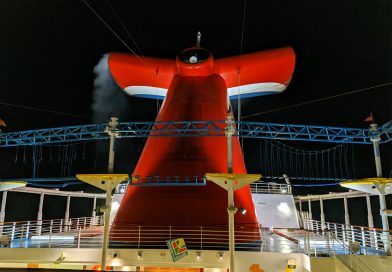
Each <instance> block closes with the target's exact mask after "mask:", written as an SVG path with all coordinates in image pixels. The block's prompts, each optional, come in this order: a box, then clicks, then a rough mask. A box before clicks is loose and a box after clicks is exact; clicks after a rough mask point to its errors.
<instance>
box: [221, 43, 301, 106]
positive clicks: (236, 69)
mask: <svg viewBox="0 0 392 272" xmlns="http://www.w3.org/2000/svg"><path fill="white" fill-rule="evenodd" d="M294 66H295V53H294V50H293V49H292V48H291V47H284V48H279V49H274V50H267V51H261V52H256V53H250V54H244V55H242V56H234V57H227V58H222V59H217V60H215V72H216V73H217V74H220V75H221V76H222V77H223V78H224V79H225V81H226V85H227V90H228V95H229V97H230V99H236V98H238V96H240V97H241V98H247V97H255V96H263V95H270V94H277V93H280V92H282V91H284V90H285V89H286V87H287V85H288V84H289V83H290V80H291V77H292V75H293V72H294Z"/></svg>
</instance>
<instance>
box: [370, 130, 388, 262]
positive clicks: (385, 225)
mask: <svg viewBox="0 0 392 272" xmlns="http://www.w3.org/2000/svg"><path fill="white" fill-rule="evenodd" d="M369 130H370V131H371V132H377V131H378V125H377V124H370V129H369ZM370 140H371V141H372V142H373V151H374V161H375V163H376V173H377V177H378V178H381V177H382V176H383V175H382V166H381V155H380V141H381V138H380V135H377V136H376V137H372V138H371V139H370ZM376 186H377V189H378V191H379V193H380V194H379V201H380V214H381V220H382V228H383V233H384V235H383V236H384V237H383V238H384V247H385V252H386V253H387V254H388V255H391V239H390V235H389V223H388V215H387V213H386V209H387V206H386V201H385V184H381V183H380V184H378V185H376Z"/></svg>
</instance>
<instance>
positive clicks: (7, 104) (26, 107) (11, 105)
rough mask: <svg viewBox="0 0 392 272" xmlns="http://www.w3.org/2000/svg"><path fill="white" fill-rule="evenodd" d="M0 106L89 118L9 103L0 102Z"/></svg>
mask: <svg viewBox="0 0 392 272" xmlns="http://www.w3.org/2000/svg"><path fill="white" fill-rule="evenodd" d="M0 105H3V106H9V107H15V108H22V109H28V110H35V111H42V112H49V113H54V114H59V115H67V116H72V117H80V118H90V117H88V116H85V115H79V114H73V113H68V112H61V111H54V110H48V109H44V108H35V107H30V106H25V105H20V104H11V103H5V102H0Z"/></svg>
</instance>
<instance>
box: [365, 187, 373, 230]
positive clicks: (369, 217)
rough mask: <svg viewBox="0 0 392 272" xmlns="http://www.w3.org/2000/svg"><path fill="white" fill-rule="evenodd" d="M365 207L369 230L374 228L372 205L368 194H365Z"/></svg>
mask: <svg viewBox="0 0 392 272" xmlns="http://www.w3.org/2000/svg"><path fill="white" fill-rule="evenodd" d="M366 206H367V212H368V225H369V228H374V223H373V214H372V205H371V203H370V195H369V194H366Z"/></svg>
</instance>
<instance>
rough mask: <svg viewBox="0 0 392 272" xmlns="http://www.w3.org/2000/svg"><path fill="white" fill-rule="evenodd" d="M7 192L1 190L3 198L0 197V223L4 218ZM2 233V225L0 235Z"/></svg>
mask: <svg viewBox="0 0 392 272" xmlns="http://www.w3.org/2000/svg"><path fill="white" fill-rule="evenodd" d="M7 192H8V191H3V198H2V199H1V208H0V224H2V223H3V222H4V220H5V206H6V204H7ZM2 234H3V226H0V236H1V235H2Z"/></svg>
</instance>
